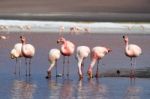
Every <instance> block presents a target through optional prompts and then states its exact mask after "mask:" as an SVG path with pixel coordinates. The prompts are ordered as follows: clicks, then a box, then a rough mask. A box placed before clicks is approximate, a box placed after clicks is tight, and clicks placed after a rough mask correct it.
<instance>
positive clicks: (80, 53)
mask: <svg viewBox="0 0 150 99" xmlns="http://www.w3.org/2000/svg"><path fill="white" fill-rule="evenodd" d="M89 53H90V48H89V47H87V46H78V47H77V51H76V57H77V61H78V72H79V78H80V79H82V78H83V68H82V67H83V66H84V64H83V61H84V59H85V58H86V57H88V55H89Z"/></svg>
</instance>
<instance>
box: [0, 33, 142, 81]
mask: <svg viewBox="0 0 150 99" xmlns="http://www.w3.org/2000/svg"><path fill="white" fill-rule="evenodd" d="M0 39H6V38H5V37H3V36H1V37H0ZM123 40H124V42H125V55H126V56H127V57H129V58H130V59H131V73H130V77H131V78H135V59H136V57H138V56H140V55H141V54H142V49H141V48H140V47H139V46H138V45H136V44H129V39H128V36H127V35H125V36H123ZM20 41H21V43H16V44H15V45H14V48H13V49H12V50H11V52H10V55H11V58H12V59H16V64H17V59H18V58H20V57H24V58H25V61H26V76H30V75H31V67H30V65H31V59H32V57H34V54H35V48H34V46H33V45H31V44H28V43H27V40H26V38H25V37H24V36H20ZM57 43H60V45H61V47H60V49H57V48H53V49H50V51H49V57H48V59H49V61H50V66H49V68H48V70H47V76H46V78H47V79H48V78H50V77H51V71H52V69H53V67H56V76H57V74H58V73H57V61H58V60H59V59H60V56H61V55H63V56H64V57H63V70H62V76H63V75H64V69H65V63H67V75H69V56H71V55H73V54H74V52H75V51H76V52H75V53H76V60H77V62H78V64H77V66H78V74H79V78H80V79H82V78H83V67H84V59H85V58H87V57H88V56H89V55H90V57H91V63H90V64H89V66H88V70H87V74H88V77H89V78H93V77H94V76H93V74H94V73H93V67H94V66H95V64H96V62H97V70H96V73H95V77H99V70H98V69H99V66H98V64H99V61H100V60H101V59H102V58H103V57H104V56H105V55H107V54H108V53H109V52H111V51H112V50H111V48H107V47H103V46H96V47H94V48H92V49H91V50H90V48H89V47H88V46H78V47H77V48H76V46H75V44H74V43H73V42H71V41H69V40H66V39H65V38H64V37H60V38H58V40H57ZM75 48H76V49H75ZM65 57H68V60H67V61H66V60H65ZM14 73H16V66H15V72H14ZM19 73H20V69H19Z"/></svg>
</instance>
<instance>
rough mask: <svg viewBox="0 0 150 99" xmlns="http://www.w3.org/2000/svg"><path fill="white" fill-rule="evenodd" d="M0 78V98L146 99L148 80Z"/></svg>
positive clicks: (148, 89)
mask: <svg viewBox="0 0 150 99" xmlns="http://www.w3.org/2000/svg"><path fill="white" fill-rule="evenodd" d="M21 76H22V77H19V76H14V75H3V76H0V81H1V82H0V88H1V89H0V96H1V99H93V98H94V99H149V97H150V87H149V83H150V79H145V78H143V79H142V78H141V79H140V78H137V79H136V80H135V82H134V81H131V80H130V79H129V78H119V77H118V78H111V77H106V78H99V79H95V78H94V79H91V80H89V79H83V80H81V81H79V80H78V79H76V78H74V77H73V78H72V77H70V78H67V77H64V78H55V77H52V78H51V79H49V80H47V79H45V78H44V77H42V76H40V75H32V77H25V76H23V75H21Z"/></svg>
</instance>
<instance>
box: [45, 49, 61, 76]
mask: <svg viewBox="0 0 150 99" xmlns="http://www.w3.org/2000/svg"><path fill="white" fill-rule="evenodd" d="M60 54H61V53H60V50H59V49H51V50H50V51H49V56H48V58H49V61H50V63H51V65H50V67H49V68H48V71H47V74H48V75H47V76H46V78H49V77H51V70H52V68H53V67H54V66H55V65H56V76H57V60H58V59H59V58H60Z"/></svg>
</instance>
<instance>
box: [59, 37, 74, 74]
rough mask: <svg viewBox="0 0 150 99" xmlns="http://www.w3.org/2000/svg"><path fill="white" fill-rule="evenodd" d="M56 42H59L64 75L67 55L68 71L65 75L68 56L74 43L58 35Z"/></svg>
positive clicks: (72, 50)
mask: <svg viewBox="0 0 150 99" xmlns="http://www.w3.org/2000/svg"><path fill="white" fill-rule="evenodd" d="M57 43H61V49H60V52H61V54H62V55H63V56H64V58H63V75H64V64H65V56H68V68H67V71H68V72H67V75H68V76H69V56H71V55H72V54H73V53H74V49H75V44H73V43H72V42H71V41H69V40H66V39H65V38H63V37H60V38H59V39H58V40H57Z"/></svg>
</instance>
